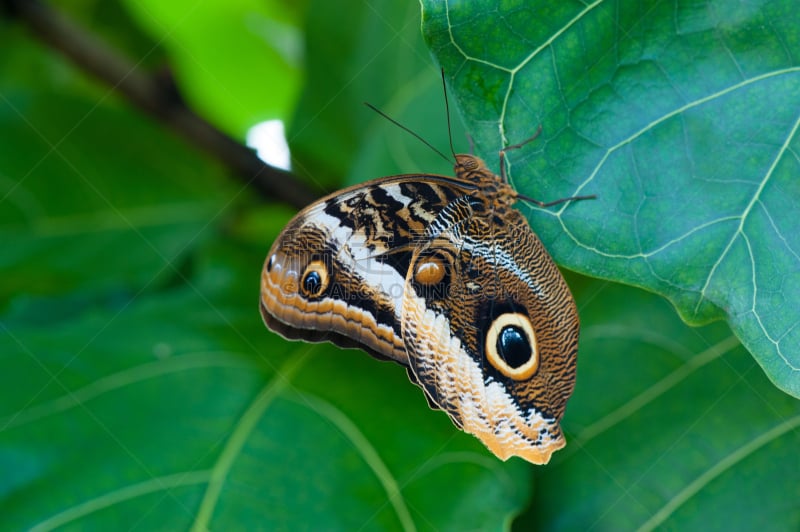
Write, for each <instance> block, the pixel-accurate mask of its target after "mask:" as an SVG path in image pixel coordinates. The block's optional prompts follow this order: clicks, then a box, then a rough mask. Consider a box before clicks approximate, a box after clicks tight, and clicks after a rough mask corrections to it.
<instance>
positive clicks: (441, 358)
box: [402, 211, 578, 464]
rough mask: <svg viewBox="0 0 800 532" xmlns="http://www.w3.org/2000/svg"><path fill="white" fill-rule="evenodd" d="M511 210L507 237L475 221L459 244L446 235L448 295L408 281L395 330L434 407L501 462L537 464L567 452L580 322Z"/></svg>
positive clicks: (550, 264)
mask: <svg viewBox="0 0 800 532" xmlns="http://www.w3.org/2000/svg"><path fill="white" fill-rule="evenodd" d="M514 213H516V211H511V212H510V213H507V214H508V217H507V220H506V222H507V224H508V225H512V227H507V230H506V231H502V232H500V231H498V230H497V229H498V228H497V227H488V226H487V223H486V221H485V220H482V219H475V220H471V221H470V222H469V227H468V228H467V229H466V231H464V236H463V238H459V237H458V235H456V234H455V232H452V233H450V236H451V237H452V239H453V242H452V244H453V246H452V247H453V249H454V250H456V253H457V255H456V256H457V259H456V260H455V262H454V264H453V265H452V268H453V271H454V272H456V274H455V275H453V276H452V282H451V283H450V286H449V287H448V289H447V290H438V291H437V292H436V293H433V292H430V291H428V292H425V291H422V290H420V286H419V283H418V282H416V281H415V279H413V277H412V276H409V277H408V278H407V283H406V290H407V293H406V297H405V298H404V300H403V321H402V333H403V339H404V341H405V343H406V349H407V351H408V355H409V365H410V368H411V370H412V371H413V373H414V375H415V376H416V380H417V381H418V382H419V384H420V386H421V387H422V388H423V389H424V390H425V393H426V395H427V396H428V397H429V400H430V401H431V402H433V403H434V404H436V405H437V406H439V407H440V408H442V409H443V410H445V411H446V412H447V413H448V415H449V416H450V417H451V419H452V420H453V422H454V423H455V424H456V425H457V426H459V427H460V428H462V429H463V430H464V431H466V432H469V433H471V434H474V435H475V436H477V437H478V438H479V439H480V440H481V441H482V442H483V443H484V444H485V445H486V446H487V447H488V448H489V449H490V450H491V451H492V452H493V453H494V454H495V455H497V456H498V457H499V458H501V459H504V460H505V459H507V458H508V457H510V456H520V457H522V458H524V459H526V460H528V461H530V462H532V463H536V464H542V463H547V462H548V461H549V459H550V456H551V454H552V453H553V452H554V451H556V450H558V449H560V448H562V447H563V446H564V445H565V440H564V437H563V434H562V432H561V428H560V426H559V421H560V419H561V417H562V416H563V413H564V408H565V406H566V401H567V399H568V398H569V395H570V394H571V392H572V388H573V386H574V380H575V359H576V351H577V338H578V320H577V312H576V310H575V305H574V302H573V300H572V296H571V294H570V292H569V289H568V288H567V286H566V283H565V282H564V280H563V277H562V276H561V274H560V272H558V269H557V268H556V266H555V264H554V263H553V262H552V260H551V259H550V257H549V255H547V253H546V251H545V250H544V248H543V247H542V245H541V243H540V242H539V240H538V238H536V236H535V235H534V234H533V232H532V231H531V230H530V228H529V226H528V225H527V222H526V221H525V220H524V219H523V218H522V217H521V215H519V216H517V215H515V214H514ZM517 214H518V213H517ZM443 235H444V233H443ZM493 235H494V236H493ZM432 253H433V250H431V249H423V250H420V253H419V254H418V256H419V257H424V256H426V255H427V256H429V255H431V254H432ZM414 266H415V263H414V261H413V260H412V267H411V270H410V271H418V270H419V268H415V267H414Z"/></svg>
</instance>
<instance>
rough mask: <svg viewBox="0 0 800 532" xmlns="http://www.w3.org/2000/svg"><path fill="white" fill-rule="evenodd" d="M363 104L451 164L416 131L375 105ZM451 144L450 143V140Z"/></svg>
mask: <svg viewBox="0 0 800 532" xmlns="http://www.w3.org/2000/svg"><path fill="white" fill-rule="evenodd" d="M364 105H366V106H367V107H369V108H370V109H372V110H373V111H375V112H376V113H378V114H379V115H381V116H382V117H384V118H385V119H386V120H388V121H389V122H391V123H392V124H394V125H396V126H397V127H399V128H400V129H402V130H403V131H405V132H406V133H410V134H411V135H413V136H414V138H416V139H417V140H419V141H420V142H422V143H423V144H425V145H426V146H427V147H429V148H430V149H432V150H433V151H434V152H435V153H437V154H438V155H439V157H441V158H442V159H444V160H445V161H447V162H448V163H450V164H453V161H451V160H450V159H449V158H448V157H447V156H446V155H445V154H443V153H442V152H440V151H439V150H437V149H436V148H435V147H434V146H433V144H431V143H430V142H428V141H427V140H425V139H424V138H422V137H421V136H420V135H418V134H417V133H416V132H414V131H412V130H411V129H409V128H408V127H406V126H404V125H403V124H401V123H400V122H398V121H397V120H395V119H394V118H392V117H391V116H389V115H387V114H386V113H384V112H383V111H381V110H380V109H378V108H377V107H375V106H374V105H372V104H371V103H368V102H364ZM449 123H450V121H449V118H448V124H449ZM448 127H449V126H448ZM451 144H452V141H451Z"/></svg>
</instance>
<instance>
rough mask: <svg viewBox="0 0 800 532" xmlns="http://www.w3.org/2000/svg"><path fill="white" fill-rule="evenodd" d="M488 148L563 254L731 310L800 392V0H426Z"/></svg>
mask: <svg viewBox="0 0 800 532" xmlns="http://www.w3.org/2000/svg"><path fill="white" fill-rule="evenodd" d="M422 6H423V31H424V33H425V37H426V39H427V41H428V43H429V45H430V47H431V49H432V50H433V52H434V54H435V55H436V57H437V59H438V61H439V62H440V64H441V65H442V67H444V69H445V71H446V72H447V74H448V78H449V79H450V80H451V88H452V90H453V92H454V93H455V96H456V99H457V101H458V103H459V107H460V109H461V111H462V113H463V115H464V118H465V121H466V122H467V127H468V129H469V131H470V132H471V133H472V135H473V138H475V140H476V143H477V146H478V151H479V152H480V153H484V154H487V160H488V161H489V162H490V163H494V162H495V161H496V159H494V156H493V155H491V154H493V153H496V152H497V150H499V149H500V148H502V147H504V146H507V145H509V144H513V143H518V142H521V141H523V140H524V139H526V138H529V137H530V136H531V135H532V134H533V133H534V132H535V131H536V128H537V127H538V125H540V124H541V125H542V127H543V132H542V134H541V136H540V137H539V138H538V139H537V140H536V142H534V143H532V144H530V145H527V146H525V147H524V148H522V149H520V150H516V151H513V152H510V153H509V154H508V159H509V161H510V162H509V165H508V171H509V175H510V178H511V181H512V182H513V183H514V184H515V186H516V187H517V188H518V190H520V191H521V192H522V193H524V194H526V195H528V196H530V197H534V198H538V199H542V200H545V201H550V200H553V199H557V198H561V197H567V196H572V195H576V194H596V195H597V199H596V200H594V201H585V202H580V203H571V204H565V205H562V206H560V207H557V208H553V209H547V210H543V209H538V208H533V207H530V208H528V207H521V208H524V209H525V210H526V211H527V212H528V214H529V216H530V219H531V222H532V224H533V226H534V228H535V230H536V231H537V232H538V233H539V235H540V236H541V237H542V239H543V240H544V242H545V244H546V245H547V247H548V249H549V250H550V251H551V252H552V254H553V255H554V256H555V257H556V258H557V260H558V261H559V263H561V264H563V265H565V266H566V267H568V268H571V269H574V270H576V271H580V272H584V273H588V274H590V275H592V276H597V277H602V278H606V279H612V280H615V281H621V282H624V283H628V284H632V285H635V286H640V287H644V288H647V289H648V290H652V291H654V292H657V293H659V294H662V295H664V296H665V297H667V298H668V299H669V300H670V301H671V302H672V303H673V304H674V305H675V307H676V308H677V309H678V312H679V313H680V314H681V316H682V317H683V319H684V320H686V321H687V322H689V323H691V324H702V323H707V322H709V321H712V320H716V319H722V318H724V319H726V320H727V321H728V322H729V323H730V325H731V327H732V328H733V330H734V332H735V333H736V335H737V337H738V338H739V339H740V340H741V341H742V343H743V344H744V345H745V346H746V347H747V349H748V350H749V351H750V352H751V353H752V354H753V356H754V357H755V358H756V360H757V361H758V362H759V364H761V366H762V367H763V368H764V370H765V372H766V373H767V375H768V376H769V377H770V379H772V381H773V382H774V383H775V384H776V385H777V386H778V387H780V388H781V389H783V390H785V391H786V392H788V393H790V394H792V395H794V396H796V397H800V326H798V324H800V305H797V304H796V302H797V300H798V299H799V298H800V219H798V217H797V216H794V215H793V213H795V212H798V210H800V180H798V179H797V176H798V173H800V165H798V157H797V156H796V153H797V152H798V149H800V144H799V143H800V135H798V127H799V126H800V104H798V101H799V100H798V98H797V94H798V93H800V54H798V53H797V43H798V42H800V23H798V20H799V19H798V18H797V17H796V16H795V15H794V14H795V11H796V7H797V6H796V5H795V3H794V2H792V1H790V0H778V1H759V2H748V3H745V4H730V3H720V2H716V3H711V4H708V3H698V2H683V3H680V4H679V5H675V4H671V3H667V2H661V3H641V2H634V1H632V0H617V1H613V2H592V3H589V4H566V3H555V2H545V1H540V2H528V3H525V4H519V3H514V5H511V4H506V5H503V6H497V4H496V3H495V2H485V1H483V2H430V1H423V2H422Z"/></svg>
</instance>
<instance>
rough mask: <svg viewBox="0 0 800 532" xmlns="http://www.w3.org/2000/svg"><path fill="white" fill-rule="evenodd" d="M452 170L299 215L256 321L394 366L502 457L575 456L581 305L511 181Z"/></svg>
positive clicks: (390, 180)
mask: <svg viewBox="0 0 800 532" xmlns="http://www.w3.org/2000/svg"><path fill="white" fill-rule="evenodd" d="M445 96H446V95H445ZM381 114H382V113H381ZM384 116H385V115H384ZM448 116H449V113H448ZM401 127H402V126H401ZM404 129H405V128H404ZM537 134H538V133H537ZM534 138H535V137H534ZM529 140H532V139H529ZM523 144H524V143H523ZM507 149H508V148H507ZM451 151H452V150H451ZM500 155H501V168H503V167H504V165H503V152H501V154H500ZM454 158H455V166H454V170H455V177H450V176H443V175H432V174H409V175H398V176H393V177H384V178H380V179H376V180H373V181H368V182H366V183H363V184H360V185H356V186H353V187H350V188H346V189H344V190H341V191H339V192H336V193H334V194H331V195H329V196H327V197H325V198H323V199H321V200H319V201H317V202H316V203H313V204H312V205H309V206H308V207H306V208H305V209H303V210H302V211H301V212H300V213H299V214H297V216H295V217H294V219H292V220H291V221H290V222H289V224H288V225H287V226H286V228H285V229H284V230H283V232H282V233H281V234H280V236H278V238H277V240H276V241H275V243H274V244H273V246H272V249H271V250H270V252H269V255H268V256H267V259H266V262H265V264H264V269H263V271H262V274H261V300H260V308H261V314H262V316H263V318H264V322H265V323H266V325H267V326H268V327H269V328H270V329H272V330H274V331H276V332H278V333H280V334H281V335H283V336H285V337H286V338H288V339H302V340H306V341H309V342H320V341H330V342H333V343H335V344H337V345H339V346H342V347H358V348H361V349H363V350H365V351H367V352H368V353H369V354H371V355H373V356H375V357H377V358H379V359H391V360H394V361H396V362H399V363H400V364H402V365H404V366H405V367H406V370H407V372H408V376H409V377H410V379H411V380H412V381H413V382H414V383H416V384H418V385H419V386H420V387H421V388H422V389H423V391H424V392H425V396H426V398H427V400H428V403H429V404H430V405H431V407H433V408H439V409H442V410H444V411H445V412H447V414H448V415H449V416H450V419H452V421H453V423H455V425H456V426H457V427H458V428H460V429H462V430H464V431H465V432H468V433H470V434H474V435H475V436H477V437H478V438H479V439H480V440H481V441H482V442H483V443H484V444H485V445H486V446H487V447H488V448H489V449H490V450H491V451H492V452H493V453H494V454H495V455H497V456H498V457H499V458H501V459H503V460H505V459H507V458H508V457H510V456H520V457H522V458H524V459H525V460H528V461H529V462H532V463H535V464H544V463H547V462H548V461H549V459H550V455H551V454H552V453H553V452H554V451H556V450H558V449H560V448H562V447H564V445H565V443H566V442H565V439H564V436H563V434H562V432H561V428H560V426H559V421H560V420H561V417H562V416H563V414H564V408H565V406H566V403H567V399H568V398H569V396H570V394H571V393H572V389H573V386H574V384H575V363H576V352H577V348H578V315H577V311H576V308H575V303H574V301H573V299H572V295H571V294H570V291H569V288H568V287H567V284H566V283H565V281H564V278H563V277H562V276H561V273H560V272H559V271H558V269H557V268H556V265H555V264H554V263H553V261H552V259H551V258H550V256H549V255H548V253H547V251H546V250H545V249H544V246H543V245H542V243H541V242H540V241H539V239H538V238H537V236H536V235H535V234H534V233H533V231H532V230H531V228H530V226H529V225H528V222H527V220H526V219H525V218H524V217H523V216H522V214H521V213H520V212H519V211H517V210H515V209H514V208H513V207H512V205H513V203H514V202H515V200H516V199H517V198H518V195H517V193H516V192H515V191H514V190H513V189H512V188H511V186H510V185H509V184H508V181H507V179H505V172H501V174H502V177H501V176H497V175H495V174H494V173H492V172H491V171H489V169H488V168H487V167H486V165H485V164H484V162H483V161H482V160H481V159H479V158H478V157H475V156H473V155H463V154H461V155H454ZM573 199H583V197H576V198H565V199H563V200H558V201H556V202H551V203H548V204H545V203H540V202H536V203H537V204H539V205H540V206H544V207H546V206H549V205H552V204H554V203H560V202H563V201H569V200H573ZM530 201H534V200H530Z"/></svg>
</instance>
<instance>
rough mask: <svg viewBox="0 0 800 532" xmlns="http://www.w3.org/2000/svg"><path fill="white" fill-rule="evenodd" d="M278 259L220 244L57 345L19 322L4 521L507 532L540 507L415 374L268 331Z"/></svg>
mask: <svg viewBox="0 0 800 532" xmlns="http://www.w3.org/2000/svg"><path fill="white" fill-rule="evenodd" d="M260 260H261V256H260V254H258V255H253V254H252V253H250V252H248V253H242V251H241V250H238V249H237V248H235V247H232V246H222V247H216V249H214V250H213V252H212V253H208V254H199V255H196V263H197V266H196V269H195V270H196V271H195V276H193V278H192V279H191V282H190V284H189V285H188V286H181V287H177V288H172V289H168V290H164V291H159V292H157V293H151V294H149V295H147V296H143V297H139V298H137V299H136V300H135V301H133V302H126V303H125V304H120V305H114V304H109V305H106V306H104V307H102V308H95V309H93V310H91V311H86V312H82V313H79V314H78V315H75V316H72V317H64V318H62V319H60V320H57V321H55V322H53V323H50V324H49V325H48V332H47V334H46V335H43V334H41V327H40V326H38V325H37V324H35V323H34V324H30V323H29V322H28V320H27V319H26V317H25V316H18V315H16V314H13V313H12V314H10V315H6V316H5V317H4V319H3V322H2V323H1V324H0V326H2V328H3V333H4V334H2V335H0V383H1V384H2V386H0V394H1V398H0V405H2V411H0V427H1V428H2V430H0V470H2V471H4V474H3V475H2V478H0V496H1V497H2V507H3V522H4V526H7V527H10V528H12V529H21V528H28V527H31V526H34V525H36V526H38V529H39V530H49V529H52V528H55V527H57V526H62V525H73V526H79V527H80V528H84V529H85V528H86V527H93V528H98V529H99V528H106V529H107V528H117V527H119V526H120V525H121V524H123V523H127V524H128V526H137V527H141V528H143V529H150V528H163V527H165V526H168V527H187V526H189V525H190V524H192V523H194V525H195V526H198V527H200V529H204V528H205V527H209V528H210V529H218V530H223V529H231V528H253V527H259V528H265V529H276V528H281V529H288V528H296V527H297V526H298V525H299V524H301V523H306V524H309V525H310V524H313V523H318V524H320V526H324V527H327V528H338V529H353V528H359V527H366V528H369V529H374V528H383V529H386V528H404V529H412V528H414V527H415V526H417V527H420V528H435V529H442V528H447V527H458V526H459V525H458V523H462V524H463V526H474V525H476V524H477V525H479V526H481V527H492V525H491V523H498V524H499V523H502V522H504V521H507V520H508V518H509V516H510V515H513V513H516V512H517V511H518V510H519V508H520V507H521V506H523V505H524V501H525V500H526V498H527V496H528V495H529V491H528V489H529V488H527V478H526V475H525V469H524V468H520V467H518V466H519V464H512V463H509V464H503V463H501V462H498V461H496V460H494V459H493V458H491V457H489V456H487V455H486V453H485V452H484V451H483V448H482V446H481V445H480V444H479V443H478V442H477V441H475V440H474V439H473V438H471V437H469V436H466V435H464V434H460V433H458V432H457V431H456V430H455V429H454V428H453V427H452V425H451V424H450V422H449V420H448V419H447V417H446V416H444V415H442V414H441V413H435V412H432V411H430V410H429V409H428V408H427V406H426V402H425V400H424V398H423V397H422V394H421V393H420V392H419V390H418V389H417V388H416V387H414V386H412V385H411V384H410V383H408V381H407V379H406V376H405V372H404V371H403V370H402V369H401V368H400V367H398V366H396V365H394V364H389V363H379V362H375V361H374V360H372V359H369V357H367V356H365V355H364V354H363V353H358V352H355V351H349V352H342V351H340V350H338V349H335V348H333V347H331V346H309V345H304V344H287V343H286V342H284V341H283V340H281V339H280V338H278V337H276V336H274V335H271V334H268V333H267V332H266V331H265V330H264V328H263V325H262V324H261V319H260V317H259V315H258V312H257V309H256V306H255V305H254V298H253V297H252V296H253V295H254V292H253V291H252V288H253V283H252V282H251V281H252V278H251V276H250V274H251V273H252V271H253V270H254V269H255V271H257V264H258V263H259V262H260ZM220 275H222V276H223V278H222V280H220ZM52 304H61V303H59V301H58V300H55V301H41V302H40V305H39V308H41V309H45V308H48V307H49V306H50V305H52ZM412 426H413V427H414V430H410V427H412ZM433 493H436V494H437V496H436V497H431V495H432V494H433ZM415 524H416V525H415ZM494 526H496V525H494Z"/></svg>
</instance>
